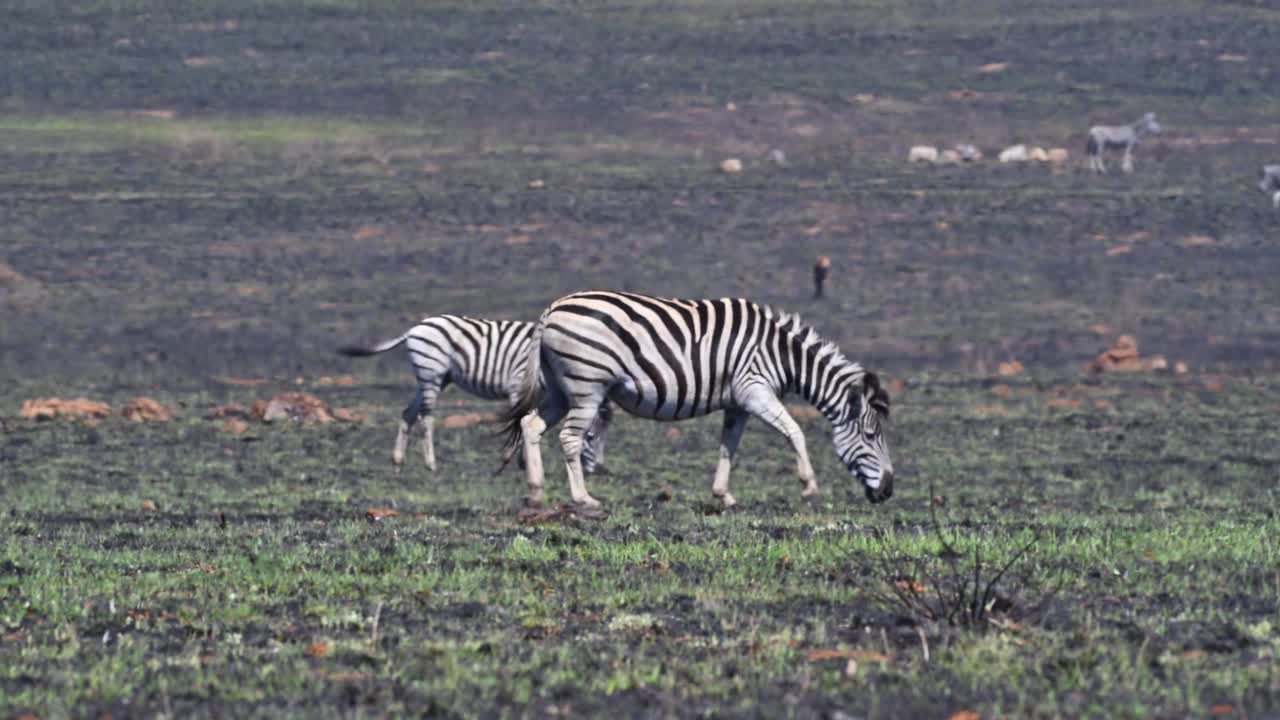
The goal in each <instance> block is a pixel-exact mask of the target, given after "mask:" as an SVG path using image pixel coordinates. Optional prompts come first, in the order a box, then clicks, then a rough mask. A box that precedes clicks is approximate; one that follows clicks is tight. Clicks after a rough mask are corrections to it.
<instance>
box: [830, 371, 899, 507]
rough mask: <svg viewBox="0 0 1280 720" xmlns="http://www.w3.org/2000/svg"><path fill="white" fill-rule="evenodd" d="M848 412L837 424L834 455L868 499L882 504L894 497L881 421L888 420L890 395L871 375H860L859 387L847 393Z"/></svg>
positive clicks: (834, 431)
mask: <svg viewBox="0 0 1280 720" xmlns="http://www.w3.org/2000/svg"><path fill="white" fill-rule="evenodd" d="M848 403H849V406H848V412H847V413H845V414H844V419H842V420H840V421H839V422H836V423H835V424H834V428H833V433H832V435H833V440H834V442H835V446H836V452H837V453H839V454H840V459H841V460H844V464H845V467H847V468H849V472H851V473H853V475H854V477H856V478H858V480H860V481H861V482H862V485H863V488H864V489H865V490H866V493H867V499H868V500H870V501H871V502H873V503H882V502H884V501H885V500H888V499H889V498H890V497H892V496H893V461H891V460H890V459H889V442H888V440H887V439H886V438H885V433H884V421H885V420H887V419H888V418H889V393H888V391H886V390H885V389H884V388H883V387H881V386H880V378H879V377H878V376H877V375H876V374H875V373H873V372H868V373H866V374H864V375H863V376H862V384H861V385H860V386H859V385H856V384H855V385H852V386H851V387H850V390H849V398H848Z"/></svg>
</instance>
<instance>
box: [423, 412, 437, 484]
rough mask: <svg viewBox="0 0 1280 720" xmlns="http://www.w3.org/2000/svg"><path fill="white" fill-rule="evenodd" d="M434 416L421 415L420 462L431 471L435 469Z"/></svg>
mask: <svg viewBox="0 0 1280 720" xmlns="http://www.w3.org/2000/svg"><path fill="white" fill-rule="evenodd" d="M435 424H436V421H435V416H434V415H432V414H431V413H427V414H426V415H423V416H422V462H423V464H425V465H426V466H427V469H428V470H430V471H431V472H435V471H436V443H435Z"/></svg>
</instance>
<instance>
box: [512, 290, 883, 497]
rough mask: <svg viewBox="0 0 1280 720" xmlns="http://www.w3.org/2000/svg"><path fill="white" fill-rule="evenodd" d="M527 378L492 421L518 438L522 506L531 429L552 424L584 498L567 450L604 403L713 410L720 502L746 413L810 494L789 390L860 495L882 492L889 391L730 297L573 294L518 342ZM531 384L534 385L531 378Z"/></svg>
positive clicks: (810, 338)
mask: <svg viewBox="0 0 1280 720" xmlns="http://www.w3.org/2000/svg"><path fill="white" fill-rule="evenodd" d="M527 365H528V368H529V371H528V373H527V374H526V375H525V376H524V379H523V380H524V382H523V385H522V387H521V389H520V393H519V399H518V400H517V402H516V403H515V404H514V405H513V406H512V407H511V409H510V410H508V411H507V413H506V414H505V415H504V421H505V429H506V435H507V443H508V448H512V447H514V446H515V445H516V444H517V443H520V442H523V444H524V453H525V473H526V477H527V479H528V482H529V499H530V501H532V502H534V503H538V502H541V501H542V492H543V491H542V485H543V471H542V454H541V450H540V448H539V445H538V441H539V439H540V438H541V437H542V434H543V432H544V431H545V430H546V429H547V428H549V427H552V426H554V425H555V424H556V423H558V422H560V420H561V419H564V421H565V422H564V427H563V428H562V429H561V430H560V447H561V449H562V450H563V452H564V457H565V465H566V467H567V469H568V474H569V489H570V493H571V494H572V496H573V500H574V502H577V503H581V504H585V505H598V504H599V503H598V501H597V500H595V499H594V498H592V497H591V495H589V494H588V493H587V489H586V484H585V482H584V480H583V475H582V466H581V464H580V462H579V455H580V453H581V452H582V449H583V438H584V436H585V435H586V434H587V431H588V429H589V428H590V427H591V426H592V423H593V422H594V418H595V417H596V409H597V408H598V407H599V406H600V405H601V404H602V403H604V402H605V401H606V400H610V401H612V402H614V403H615V404H617V405H618V406H619V407H621V408H623V409H624V410H626V411H627V412H629V413H631V414H633V415H637V416H639V417H646V418H652V419H655V420H683V419H686V418H691V417H698V416H701V415H708V414H710V413H713V412H716V411H723V412H724V424H723V426H722V429H721V432H720V462H719V464H718V465H717V467H716V474H715V481H714V482H713V484H712V486H711V492H712V494H714V495H715V496H716V497H719V498H720V499H721V501H722V502H723V503H724V505H725V506H726V507H729V506H732V505H733V504H734V503H735V500H734V498H733V495H731V494H729V470H730V468H731V466H732V464H733V456H734V453H735V452H736V451H737V449H738V441H739V440H741V438H742V432H743V430H744V429H745V428H746V425H747V419H748V418H749V417H751V416H752V415H754V416H756V417H758V418H760V419H761V420H763V421H764V422H765V423H766V424H768V425H769V426H770V427H772V428H773V429H775V430H777V431H778V432H780V433H781V434H782V435H784V436H785V437H786V438H787V439H788V440H789V441H790V442H791V446H792V448H794V450H795V453H796V459H797V468H798V472H799V475H800V482H801V483H802V484H803V485H804V491H803V494H804V495H812V494H815V493H817V492H818V482H817V479H816V477H815V476H814V472H813V467H812V466H811V465H810V464H809V455H808V452H807V451H806V449H805V439H804V434H803V433H802V432H801V430H800V426H799V424H797V423H796V421H795V420H794V419H793V418H792V417H791V415H790V414H789V413H788V412H787V409H786V407H784V406H783V404H782V397H783V396H784V395H785V394H787V393H789V392H795V393H798V394H800V395H801V396H803V397H804V398H805V399H806V400H808V401H809V402H810V403H812V404H813V405H814V406H815V407H817V408H818V410H820V411H821V412H822V414H823V415H825V416H826V417H827V419H828V420H830V421H831V425H832V429H833V440H834V443H835V447H836V452H837V453H838V454H839V456H840V459H841V460H842V461H843V462H844V464H845V467H847V468H848V469H849V471H850V472H851V473H853V475H854V476H856V477H857V478H858V479H859V480H860V481H861V482H862V484H863V486H864V488H865V491H866V495H867V498H868V499H870V500H871V502H873V503H879V502H883V501H885V500H887V499H889V497H890V496H891V495H892V494H893V464H892V463H891V462H890V459H889V446H888V444H887V443H886V440H885V433H884V424H885V420H886V419H887V418H888V416H889V394H888V392H886V391H885V389H884V388H883V387H882V386H881V385H880V382H879V379H878V378H877V376H876V375H875V373H872V372H869V371H867V370H864V369H863V368H862V366H861V365H859V364H857V363H855V362H851V361H849V360H847V359H846V358H845V357H844V355H843V354H841V352H840V350H839V348H837V347H836V346H835V345H834V344H832V343H830V342H828V341H826V340H823V339H822V338H821V337H819V336H818V333H817V332H815V331H814V330H813V328H811V327H809V326H807V325H805V324H804V323H802V322H801V321H800V319H799V317H797V316H795V315H790V314H786V313H779V312H775V311H774V310H772V309H770V308H769V307H766V306H763V305H757V304H756V303H753V302H750V301H748V300H743V299H738V298H722V299H719V300H672V299H666V298H657V297H649V296H645V295H636V294H632V293H622V292H604V291H594V292H580V293H574V294H572V295H568V296H565V297H563V298H560V299H559V300H556V301H555V302H554V303H552V304H551V306H550V307H549V308H547V310H546V311H545V312H544V313H543V314H542V318H541V319H540V320H539V321H538V326H537V328H536V329H535V330H534V331H533V337H532V338H531V340H530V343H529V359H528V362H527ZM539 378H541V380H542V382H539Z"/></svg>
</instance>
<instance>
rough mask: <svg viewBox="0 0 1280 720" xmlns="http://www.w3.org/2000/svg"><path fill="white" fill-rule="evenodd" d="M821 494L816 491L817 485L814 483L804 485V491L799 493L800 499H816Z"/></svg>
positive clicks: (819, 491)
mask: <svg viewBox="0 0 1280 720" xmlns="http://www.w3.org/2000/svg"><path fill="white" fill-rule="evenodd" d="M821 493H822V491H821V490H819V489H818V485H817V483H814V484H813V485H805V486H804V489H803V490H801V491H800V497H807V498H808V497H817V496H818V495H820V494H821Z"/></svg>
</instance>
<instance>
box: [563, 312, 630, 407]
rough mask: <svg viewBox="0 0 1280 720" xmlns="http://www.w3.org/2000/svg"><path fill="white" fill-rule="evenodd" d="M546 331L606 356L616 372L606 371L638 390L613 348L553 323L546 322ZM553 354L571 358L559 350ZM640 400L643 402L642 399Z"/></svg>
mask: <svg viewBox="0 0 1280 720" xmlns="http://www.w3.org/2000/svg"><path fill="white" fill-rule="evenodd" d="M546 329H547V330H555V331H556V332H558V333H560V334H561V335H564V336H565V337H568V338H571V339H573V340H575V341H577V342H580V343H582V344H583V345H586V346H587V347H591V348H595V349H596V350H599V351H600V352H602V353H604V354H605V355H608V356H609V359H611V360H613V363H614V365H615V367H616V370H611V369H608V368H606V370H608V371H609V372H616V373H618V374H619V375H623V376H624V377H626V378H627V379H628V380H630V381H631V382H632V384H634V385H636V387H637V389H638V388H639V382H638V381H637V379H636V378H635V377H632V375H631V373H629V372H627V366H626V365H625V364H624V363H623V362H622V358H621V357H619V356H618V354H617V353H615V352H614V351H613V348H610V347H609V346H608V345H605V344H603V343H601V342H599V341H597V340H593V339H591V338H589V337H585V336H583V335H579V334H578V333H576V332H573V331H572V330H569V329H568V328H566V327H564V326H563V325H558V324H556V323H554V322H548V323H547V325H546ZM553 352H555V354H556V355H559V356H560V357H562V358H571V357H573V356H572V355H565V354H563V353H561V352H560V351H559V350H553ZM590 364H593V365H594V363H590ZM596 367H599V365H596ZM641 399H642V400H643V398H641Z"/></svg>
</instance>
